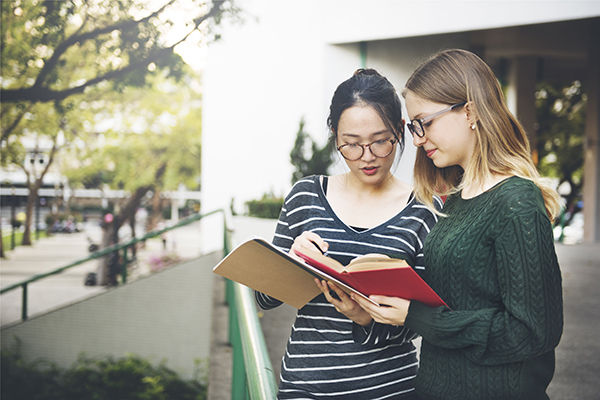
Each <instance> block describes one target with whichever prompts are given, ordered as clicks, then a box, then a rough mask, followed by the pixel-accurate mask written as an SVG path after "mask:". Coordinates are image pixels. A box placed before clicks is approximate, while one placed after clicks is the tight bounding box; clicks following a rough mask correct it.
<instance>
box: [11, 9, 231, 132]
mask: <svg viewBox="0 0 600 400" xmlns="http://www.w3.org/2000/svg"><path fill="white" fill-rule="evenodd" d="M152 4H157V6H156V7H152ZM185 4H187V7H184V2H182V1H178V0H170V1H166V0H165V1H162V2H161V1H158V2H150V1H139V0H118V1H117V0H91V1H81V0H80V1H69V2H60V1H31V2H25V3H22V2H21V1H12V2H2V26H3V32H2V76H3V85H2V101H3V102H9V103H15V102H29V103H36V102H51V101H60V100H64V99H65V98H67V97H69V96H71V95H74V94H77V93H84V92H85V91H86V89H88V88H90V87H94V86H98V85H99V84H101V83H103V82H104V83H109V84H110V86H111V87H112V89H120V88H123V87H126V86H143V85H144V84H145V83H146V77H147V76H148V75H152V74H157V73H158V72H161V71H167V73H168V74H169V75H170V76H175V77H177V76H181V67H182V65H183V61H182V59H181V57H180V56H178V55H177V54H176V53H175V52H174V50H175V47H176V46H177V45H178V44H180V43H182V42H184V41H186V40H188V38H190V36H191V35H192V34H193V33H194V32H196V31H199V32H200V33H201V34H202V35H204V36H206V35H207V29H208V25H209V24H210V23H213V24H215V23H216V24H218V23H219V22H220V20H221V18H222V16H223V15H224V14H226V13H232V12H235V11H236V10H235V9H234V8H233V7H232V5H231V4H232V3H231V2H225V1H213V2H207V1H196V0H188V1H187V2H185ZM182 17H185V19H184V20H181V18H182ZM176 18H179V19H180V20H176ZM174 25H177V28H181V27H182V25H184V26H185V28H184V29H181V30H180V32H181V33H179V34H177V35H176V36H172V38H171V39H170V40H167V38H166V37H165V34H166V33H169V32H171V33H172V32H173V29H172V28H173V26H174ZM3 134H4V133H3Z"/></svg>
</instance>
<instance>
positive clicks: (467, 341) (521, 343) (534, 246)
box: [405, 177, 563, 400]
mask: <svg viewBox="0 0 600 400" xmlns="http://www.w3.org/2000/svg"><path fill="white" fill-rule="evenodd" d="M443 212H444V213H446V214H447V215H448V216H447V217H442V218H440V220H439V222H438V223H437V224H436V225H435V227H434V228H433V229H432V231H431V233H429V235H428V236H427V240H426V242H425V249H424V252H425V266H426V269H425V272H424V273H423V278H424V279H425V281H427V282H428V283H429V284H430V285H431V287H432V288H433V289H434V290H435V291H436V292H437V293H438V294H439V295H440V296H441V297H442V299H444V300H445V301H446V303H447V304H448V306H449V307H450V308H451V309H452V310H450V309H448V308H446V307H440V308H431V307H427V306H425V305H423V304H421V303H418V302H416V301H413V302H411V305H410V308H409V312H408V316H407V318H406V323H405V325H406V326H407V327H409V328H410V329H412V330H413V331H415V332H417V333H419V334H420V335H421V336H422V337H423V341H422V346H421V356H420V367H419V372H418V375H417V382H416V387H417V391H418V393H419V394H420V395H421V396H422V397H423V398H425V399H444V400H449V399H460V400H469V399H477V400H492V399H527V400H536V399H547V398H548V396H547V395H546V388H547V386H548V384H549V383H550V380H551V379H552V375H553V374H554V348H555V347H556V346H557V345H558V342H559V341H560V337H561V334H562V328H563V310H562V287H561V274H560V269H559V266H558V261H557V258H556V253H555V250H554V241H553V235H552V226H551V224H550V220H549V219H548V217H547V215H546V212H545V209H544V202H543V199H542V195H541V192H540V190H539V188H538V187H537V186H536V185H535V184H534V183H532V182H531V181H528V180H525V179H522V178H518V177H511V178H508V179H506V180H504V181H502V182H500V183H499V184H497V185H496V186H495V187H493V188H492V189H490V190H488V191H487V192H485V193H483V194H481V195H479V196H477V197H475V198H472V199H468V200H463V199H461V197H460V193H458V194H456V195H453V196H450V197H449V198H448V200H447V202H446V204H445V205H444V209H443Z"/></svg>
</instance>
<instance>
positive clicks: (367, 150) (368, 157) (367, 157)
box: [361, 144, 377, 162]
mask: <svg viewBox="0 0 600 400" xmlns="http://www.w3.org/2000/svg"><path fill="white" fill-rule="evenodd" d="M363 149H364V151H363V155H362V157H361V159H362V160H363V161H367V162H368V161H373V160H374V159H376V158H377V157H375V154H373V151H371V145H370V144H367V145H366V146H364V147H363Z"/></svg>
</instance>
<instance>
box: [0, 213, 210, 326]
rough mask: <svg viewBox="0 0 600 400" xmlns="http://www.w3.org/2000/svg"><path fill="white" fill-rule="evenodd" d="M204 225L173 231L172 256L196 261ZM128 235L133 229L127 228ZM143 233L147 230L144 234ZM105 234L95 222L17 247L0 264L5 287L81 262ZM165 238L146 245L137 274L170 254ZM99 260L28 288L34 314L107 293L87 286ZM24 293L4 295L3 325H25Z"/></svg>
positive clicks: (0, 303) (169, 237)
mask: <svg viewBox="0 0 600 400" xmlns="http://www.w3.org/2000/svg"><path fill="white" fill-rule="evenodd" d="M198 224H199V223H198V222H194V223H191V224H190V225H187V226H185V227H182V228H179V229H177V230H176V231H173V232H169V233H167V249H166V252H173V251H174V252H175V253H176V254H177V255H179V256H180V257H184V258H194V257H198V256H199V255H200V253H199V248H200V246H199V244H200V229H199V225H198ZM122 231H123V232H122V233H123V235H124V236H125V237H127V235H128V233H127V229H122ZM140 232H141V231H140ZM101 237H102V231H101V229H100V227H99V226H98V224H97V223H96V222H95V221H90V222H88V223H87V224H86V225H85V226H84V230H83V231H82V232H79V233H72V234H64V233H62V234H57V235H54V236H52V237H49V238H42V239H40V240H39V241H37V242H35V243H34V245H33V246H31V247H29V246H17V247H16V248H15V250H13V251H6V256H7V257H6V258H5V259H2V260H1V261H0V287H2V288H4V287H6V286H9V285H12V284H14V283H17V282H21V281H24V280H26V279H28V278H29V277H31V276H33V275H36V274H41V273H45V272H49V271H52V270H54V269H56V268H59V267H63V266H65V265H67V264H69V263H71V262H73V261H75V260H79V259H83V258H85V257H87V256H88V255H89V254H90V253H89V252H88V246H89V242H88V238H90V239H91V240H92V241H93V242H94V243H100V239H101ZM164 253H165V250H164V249H163V245H162V242H161V241H160V240H159V239H150V240H147V241H146V248H145V249H143V250H140V251H139V252H138V260H139V261H138V262H137V263H136V264H135V266H134V270H133V274H132V275H133V276H132V278H134V279H135V277H136V276H141V275H145V274H148V273H149V264H148V262H147V261H148V259H149V258H150V257H153V256H160V255H161V254H164ZM99 262H100V261H99V260H92V261H89V262H87V263H84V264H82V265H79V266H77V267H73V268H71V269H69V270H67V271H65V272H63V273H62V274H58V275H56V276H54V277H49V278H45V279H43V280H41V281H39V282H35V283H32V284H30V285H29V287H28V307H27V309H28V315H29V316H33V315H35V314H37V313H43V312H47V311H49V310H52V309H54V308H56V307H59V306H63V305H65V304H67V303H70V302H73V301H77V300H81V299H83V298H86V297H89V296H92V295H94V294H95V293H97V292H99V291H103V290H105V289H104V288H103V287H99V286H85V285H84V284H83V282H84V280H85V276H86V275H87V273H89V272H94V271H96V270H97V268H98V264H99ZM21 297H22V290H21V289H16V290H13V291H11V292H8V293H5V294H3V295H2V296H0V307H1V308H0V310H1V315H0V325H2V326H3V325H6V324H9V323H13V322H16V321H19V320H20V318H21V302H22V300H21Z"/></svg>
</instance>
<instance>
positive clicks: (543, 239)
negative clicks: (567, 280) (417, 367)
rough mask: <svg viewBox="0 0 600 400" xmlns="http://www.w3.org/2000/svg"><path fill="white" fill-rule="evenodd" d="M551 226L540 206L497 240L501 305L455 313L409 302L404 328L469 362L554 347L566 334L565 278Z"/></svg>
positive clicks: (512, 358) (515, 357)
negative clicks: (564, 331) (563, 330)
mask: <svg viewBox="0 0 600 400" xmlns="http://www.w3.org/2000/svg"><path fill="white" fill-rule="evenodd" d="M553 246H554V243H553V234H552V230H551V225H550V222H549V221H548V219H547V217H546V216H545V215H544V214H543V211H540V210H539V208H535V209H531V208H529V209H525V210H524V211H522V212H520V213H519V214H517V215H515V216H513V217H512V218H511V219H510V220H509V221H508V222H507V224H506V225H505V227H504V229H503V230H502V232H501V233H500V235H499V236H498V237H497V239H496V241H495V244H494V247H495V260H494V262H495V263H496V266H497V271H498V272H497V273H498V281H499V285H500V292H501V298H502V304H500V305H499V306H497V307H490V308H483V309H478V310H457V311H451V310H450V309H448V308H446V307H440V308H430V307H427V306H425V305H423V304H421V303H418V302H414V301H413V302H411V305H410V308H409V312H408V316H407V319H406V326H408V327H410V328H411V329H413V330H414V331H416V332H418V333H419V334H420V335H422V336H423V339H424V340H426V341H428V342H430V343H432V344H433V345H435V346H438V347H443V348H448V349H459V350H461V351H462V352H464V354H465V355H466V357H467V358H469V359H470V360H471V361H473V362H475V363H478V364H482V365H495V364H503V363H509V362H518V361H523V360H526V359H529V358H532V357H536V356H538V355H541V354H543V353H545V352H548V351H550V350H552V349H554V348H555V347H556V346H557V345H558V342H559V341H560V337H561V334H562V326H563V314H562V287H561V275H560V270H559V266H558V261H557V258H556V253H555V251H554V247H553Z"/></svg>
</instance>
